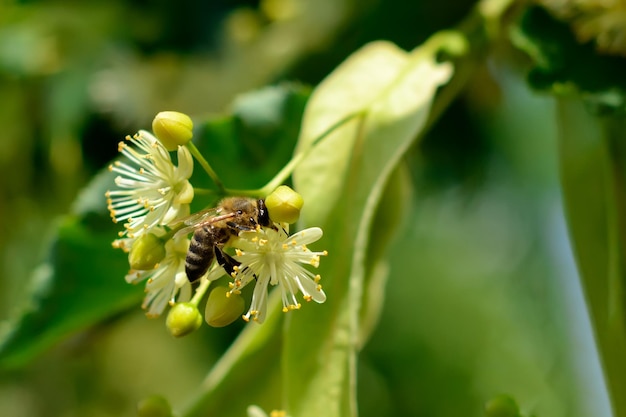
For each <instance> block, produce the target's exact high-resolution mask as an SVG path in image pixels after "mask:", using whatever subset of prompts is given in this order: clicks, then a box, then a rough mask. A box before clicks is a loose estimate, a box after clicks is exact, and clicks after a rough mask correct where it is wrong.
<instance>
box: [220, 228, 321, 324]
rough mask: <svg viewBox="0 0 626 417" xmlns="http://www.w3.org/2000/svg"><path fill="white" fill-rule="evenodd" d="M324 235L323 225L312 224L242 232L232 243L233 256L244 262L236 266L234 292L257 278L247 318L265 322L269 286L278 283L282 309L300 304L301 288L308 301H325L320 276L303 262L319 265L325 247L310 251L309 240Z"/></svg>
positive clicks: (285, 310)
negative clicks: (294, 228) (290, 231)
mask: <svg viewBox="0 0 626 417" xmlns="http://www.w3.org/2000/svg"><path fill="white" fill-rule="evenodd" d="M321 237H322V229H320V228H319V227H312V228H309V229H305V230H302V231H300V232H298V233H295V234H294V235H292V236H289V235H288V233H287V232H286V231H285V229H284V228H281V227H279V228H278V230H274V229H271V228H260V227H259V228H257V230H256V231H251V232H241V233H240V234H239V237H238V238H237V239H235V241H234V242H233V244H232V246H233V247H235V248H236V249H235V256H234V258H235V259H236V260H237V261H238V262H240V263H241V264H240V265H238V266H236V267H235V272H234V273H233V278H234V282H233V283H231V284H230V286H231V290H230V292H231V293H239V292H240V291H241V289H242V288H243V287H245V286H246V285H248V284H249V283H250V282H251V281H253V280H254V279H255V278H256V286H255V287H254V292H253V295H252V302H251V304H250V309H249V310H248V313H247V314H245V315H244V316H243V318H244V320H246V321H248V320H250V317H252V319H253V320H254V321H257V322H259V323H262V322H263V321H264V320H265V314H266V310H267V286H268V285H269V284H271V285H279V286H280V290H281V293H282V299H283V311H284V312H287V311H290V310H295V309H299V308H300V307H301V304H300V303H299V302H298V301H297V299H296V293H297V292H298V290H299V291H301V292H302V295H303V297H304V299H305V300H306V301H311V300H313V301H315V302H317V303H323V302H324V301H326V294H324V291H322V286H321V285H320V284H319V281H320V276H319V275H314V274H313V273H311V272H310V271H308V270H307V269H306V268H304V267H303V266H302V264H305V265H306V264H308V265H312V266H314V267H315V268H317V267H318V266H319V262H320V256H325V255H327V252H326V251H323V252H311V251H310V250H309V248H307V246H306V245H307V244H309V243H313V242H315V241H317V240H319V239H320V238H321Z"/></svg>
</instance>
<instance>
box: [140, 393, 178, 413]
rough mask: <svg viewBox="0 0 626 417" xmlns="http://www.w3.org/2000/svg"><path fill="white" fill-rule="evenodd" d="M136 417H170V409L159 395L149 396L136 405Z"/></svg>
mask: <svg viewBox="0 0 626 417" xmlns="http://www.w3.org/2000/svg"><path fill="white" fill-rule="evenodd" d="M137 416H138V417H171V416H172V407H170V404H169V403H168V402H167V400H166V399H165V398H163V397H162V396H160V395H151V396H150V397H148V398H146V399H143V400H141V401H140V402H139V403H138V404H137Z"/></svg>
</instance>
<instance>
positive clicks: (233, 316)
mask: <svg viewBox="0 0 626 417" xmlns="http://www.w3.org/2000/svg"><path fill="white" fill-rule="evenodd" d="M244 307H245V303H244V301H243V297H241V295H239V294H230V293H229V290H228V288H226V287H215V288H214V289H213V290H212V291H211V294H209V299H208V300H207V302H206V310H204V319H205V320H206V322H207V323H208V325H209V326H213V327H224V326H228V325H229V324H231V323H232V322H234V321H235V320H237V319H238V318H239V317H241V315H242V314H243V309H244Z"/></svg>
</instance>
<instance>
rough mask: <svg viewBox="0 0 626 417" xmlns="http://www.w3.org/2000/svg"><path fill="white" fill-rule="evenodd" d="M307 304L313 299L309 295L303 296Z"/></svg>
mask: <svg viewBox="0 0 626 417" xmlns="http://www.w3.org/2000/svg"><path fill="white" fill-rule="evenodd" d="M303 298H304V299H305V300H306V301H307V302H309V301H311V300H312V299H313V297H311V296H310V295H305V296H304V297H303Z"/></svg>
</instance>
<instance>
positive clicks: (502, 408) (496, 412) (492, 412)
mask: <svg viewBox="0 0 626 417" xmlns="http://www.w3.org/2000/svg"><path fill="white" fill-rule="evenodd" d="M485 416H487V417H520V413H519V407H518V406H517V403H516V402H515V400H514V399H513V398H511V397H509V396H508V395H505V394H500V395H498V396H496V397H494V398H492V399H490V400H489V401H487V403H485Z"/></svg>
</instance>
